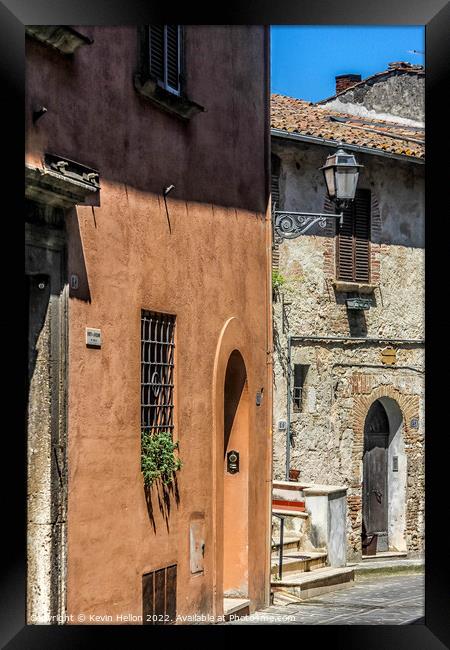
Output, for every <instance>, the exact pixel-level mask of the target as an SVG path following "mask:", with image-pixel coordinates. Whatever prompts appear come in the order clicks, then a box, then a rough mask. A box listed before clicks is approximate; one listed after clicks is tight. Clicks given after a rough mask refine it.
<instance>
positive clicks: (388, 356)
mask: <svg viewBox="0 0 450 650" xmlns="http://www.w3.org/2000/svg"><path fill="white" fill-rule="evenodd" d="M396 360H397V352H396V350H394V348H393V347H392V346H390V345H388V347H387V348H384V349H383V350H381V363H384V364H385V365H388V366H392V365H393V364H394V363H395V362H396Z"/></svg>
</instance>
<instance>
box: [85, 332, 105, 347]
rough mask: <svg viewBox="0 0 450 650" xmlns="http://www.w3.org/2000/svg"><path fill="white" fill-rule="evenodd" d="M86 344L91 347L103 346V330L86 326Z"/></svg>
mask: <svg viewBox="0 0 450 650" xmlns="http://www.w3.org/2000/svg"><path fill="white" fill-rule="evenodd" d="M86 345H87V346H89V347H91V348H101V347H102V332H101V330H98V329H94V328H92V327H86Z"/></svg>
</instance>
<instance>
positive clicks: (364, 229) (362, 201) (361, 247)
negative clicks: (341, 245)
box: [354, 190, 370, 282]
mask: <svg viewBox="0 0 450 650" xmlns="http://www.w3.org/2000/svg"><path fill="white" fill-rule="evenodd" d="M354 213H355V280H356V282H368V281H369V266H370V264H369V260H370V251H369V241H370V191H367V190H360V191H359V192H357V193H356V196H355V203H354Z"/></svg>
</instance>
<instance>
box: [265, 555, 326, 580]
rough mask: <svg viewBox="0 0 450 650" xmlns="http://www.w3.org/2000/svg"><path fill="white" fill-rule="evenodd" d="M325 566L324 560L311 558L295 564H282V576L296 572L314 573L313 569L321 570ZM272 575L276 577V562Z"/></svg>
mask: <svg viewBox="0 0 450 650" xmlns="http://www.w3.org/2000/svg"><path fill="white" fill-rule="evenodd" d="M326 566H327V561H326V558H312V559H310V560H298V561H297V562H289V564H284V562H283V576H285V575H288V574H289V573H296V572H298V571H301V572H307V571H314V569H321V568H323V567H326ZM271 573H272V575H278V562H277V563H276V564H274V565H273V566H272V569H271Z"/></svg>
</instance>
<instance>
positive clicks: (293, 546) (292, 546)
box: [272, 542, 300, 551]
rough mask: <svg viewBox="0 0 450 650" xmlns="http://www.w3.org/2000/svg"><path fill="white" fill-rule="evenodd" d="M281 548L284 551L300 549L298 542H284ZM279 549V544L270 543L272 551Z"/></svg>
mask: <svg viewBox="0 0 450 650" xmlns="http://www.w3.org/2000/svg"><path fill="white" fill-rule="evenodd" d="M283 548H284V550H285V551H288V550H290V551H299V550H300V542H284V544H283ZM279 550H280V544H279V543H278V544H272V551H279Z"/></svg>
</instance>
